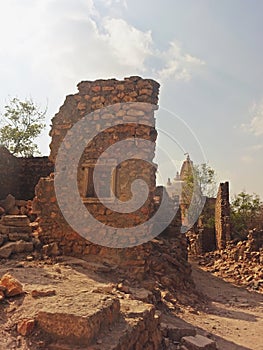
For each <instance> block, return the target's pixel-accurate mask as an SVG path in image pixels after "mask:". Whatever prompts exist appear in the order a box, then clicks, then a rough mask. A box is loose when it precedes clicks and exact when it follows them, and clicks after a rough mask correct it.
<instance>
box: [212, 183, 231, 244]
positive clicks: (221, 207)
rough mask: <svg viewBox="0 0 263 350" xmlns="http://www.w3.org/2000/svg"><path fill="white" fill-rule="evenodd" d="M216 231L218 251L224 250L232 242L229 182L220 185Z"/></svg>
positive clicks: (216, 206) (216, 210)
mask: <svg viewBox="0 0 263 350" xmlns="http://www.w3.org/2000/svg"><path fill="white" fill-rule="evenodd" d="M215 230H216V246H217V248H218V249H224V248H225V247H226V243H227V242H228V241H230V240H231V230H230V203H229V183H228V182H225V183H221V184H220V185H219V190H218V194H217V198H216V205H215Z"/></svg>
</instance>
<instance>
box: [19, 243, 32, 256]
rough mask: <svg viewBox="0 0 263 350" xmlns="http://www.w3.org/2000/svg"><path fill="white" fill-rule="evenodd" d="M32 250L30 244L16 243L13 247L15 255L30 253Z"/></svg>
mask: <svg viewBox="0 0 263 350" xmlns="http://www.w3.org/2000/svg"><path fill="white" fill-rule="evenodd" d="M33 250H34V244H33V243H32V242H25V241H18V242H16V246H15V253H18V254H19V253H31V252H32V251H33Z"/></svg>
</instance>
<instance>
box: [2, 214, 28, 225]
mask: <svg viewBox="0 0 263 350" xmlns="http://www.w3.org/2000/svg"><path fill="white" fill-rule="evenodd" d="M0 224H2V225H4V226H16V227H19V226H22V227H24V226H29V224H30V221H29V219H28V217H27V216H26V215H5V216H3V217H2V218H1V220H0Z"/></svg>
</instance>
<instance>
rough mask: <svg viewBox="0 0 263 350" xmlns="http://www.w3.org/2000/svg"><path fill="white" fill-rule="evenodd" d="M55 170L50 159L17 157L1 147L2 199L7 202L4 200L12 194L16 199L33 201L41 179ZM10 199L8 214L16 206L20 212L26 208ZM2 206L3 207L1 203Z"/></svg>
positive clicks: (0, 189) (0, 175)
mask: <svg viewBox="0 0 263 350" xmlns="http://www.w3.org/2000/svg"><path fill="white" fill-rule="evenodd" d="M53 170H54V165H53V164H52V163H51V162H50V161H49V159H48V157H29V158H22V157H15V156H13V155H12V154H11V153H10V152H9V151H8V150H7V149H6V148H4V147H1V146H0V179H1V186H0V199H1V200H3V201H6V200H5V199H4V198H6V197H7V196H10V194H11V195H12V196H14V197H16V198H23V199H27V200H28V199H32V198H33V197H34V190H35V186H36V184H37V182H38V180H39V179H40V177H42V176H43V177H45V176H48V175H49V174H50V173H51V172H52V171H53ZM10 198H11V197H10ZM10 198H9V203H8V204H9V205H8V208H9V209H8V210H7V211H6V212H7V213H9V210H12V208H13V207H14V206H17V207H18V208H19V210H20V207H21V206H24V204H22V203H17V201H15V202H14V201H12V202H11V200H10ZM6 203H7V201H6ZM0 206H2V207H3V205H1V201H0Z"/></svg>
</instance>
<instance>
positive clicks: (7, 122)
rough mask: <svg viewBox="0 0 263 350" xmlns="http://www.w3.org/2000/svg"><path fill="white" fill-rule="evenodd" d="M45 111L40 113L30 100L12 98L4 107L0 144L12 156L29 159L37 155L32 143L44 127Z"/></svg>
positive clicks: (36, 149) (37, 152) (36, 147)
mask: <svg viewBox="0 0 263 350" xmlns="http://www.w3.org/2000/svg"><path fill="white" fill-rule="evenodd" d="M45 114H46V109H45V110H44V111H42V110H41V109H40V108H39V106H38V105H36V104H35V103H34V102H33V101H32V100H31V99H25V100H24V101H21V100H19V99H18V98H16V97H15V98H12V99H11V100H10V101H9V103H8V104H7V105H6V106H5V107H4V113H3V114H2V118H3V120H2V124H3V126H2V127H1V128H0V144H2V145H3V146H5V147H6V148H7V149H8V150H9V151H10V152H11V153H12V154H13V155H15V156H23V157H30V156H33V155H35V154H39V151H38V146H37V145H36V144H35V143H34V142H33V141H34V140H35V139H36V137H38V136H39V135H40V133H41V131H42V130H43V128H44V127H45V123H44V118H45Z"/></svg>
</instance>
